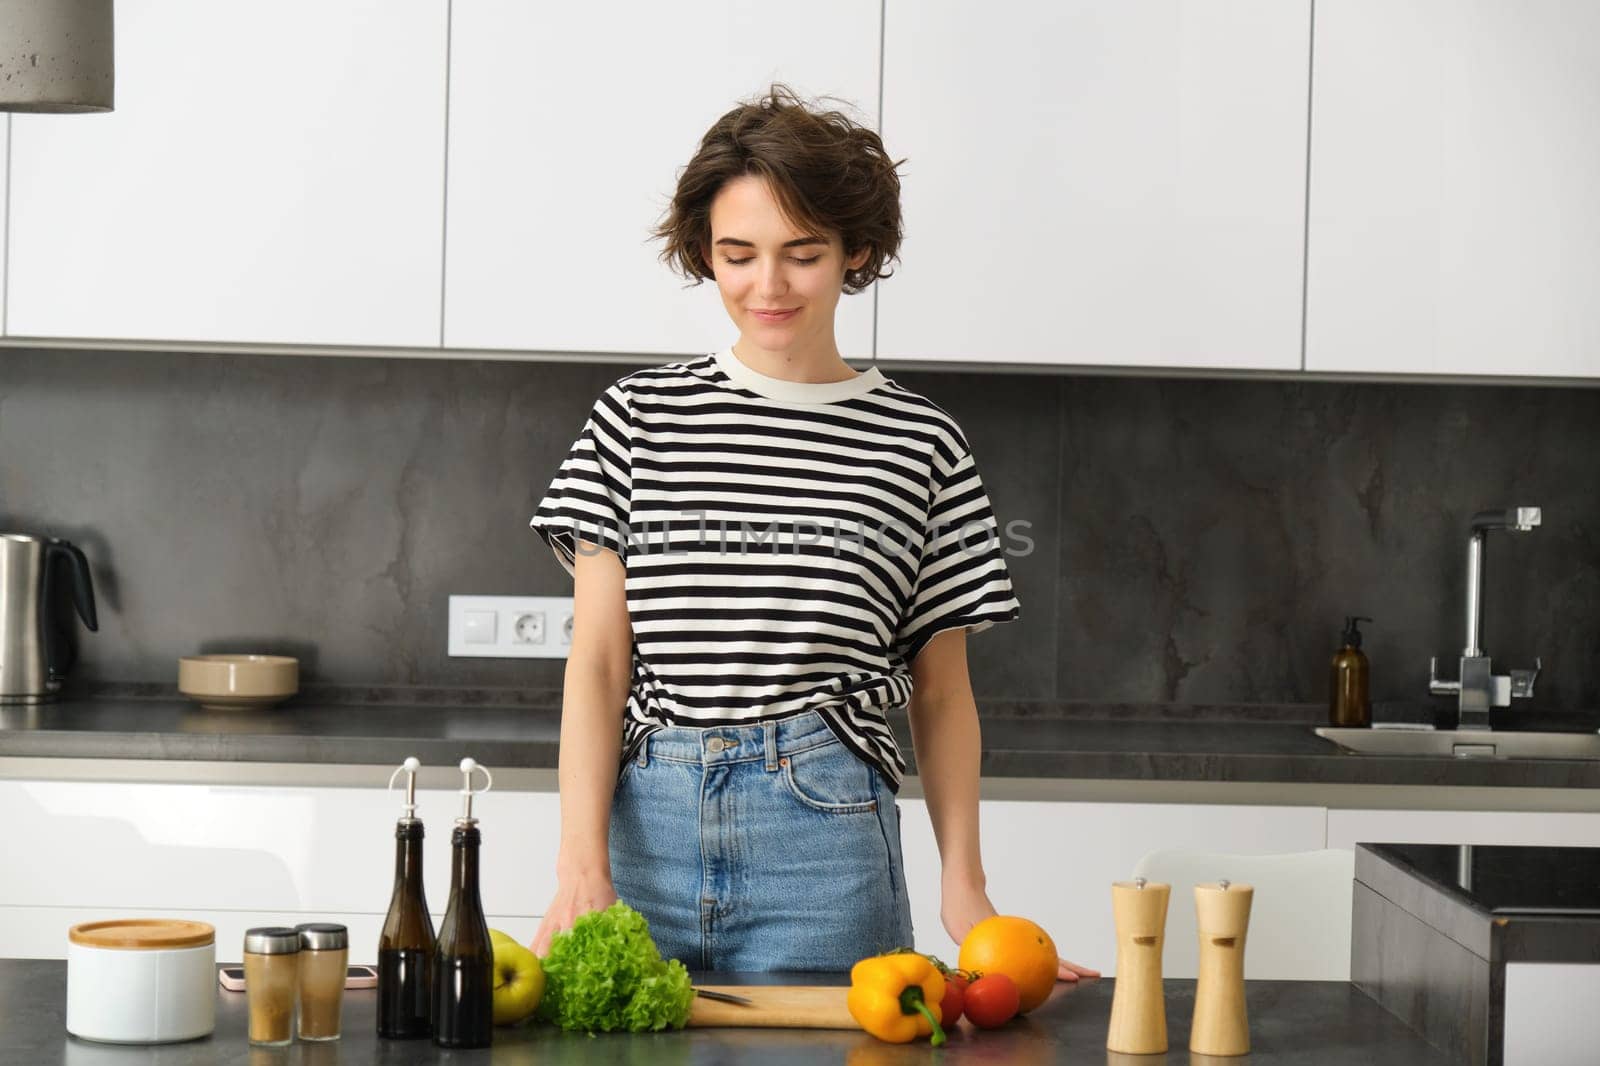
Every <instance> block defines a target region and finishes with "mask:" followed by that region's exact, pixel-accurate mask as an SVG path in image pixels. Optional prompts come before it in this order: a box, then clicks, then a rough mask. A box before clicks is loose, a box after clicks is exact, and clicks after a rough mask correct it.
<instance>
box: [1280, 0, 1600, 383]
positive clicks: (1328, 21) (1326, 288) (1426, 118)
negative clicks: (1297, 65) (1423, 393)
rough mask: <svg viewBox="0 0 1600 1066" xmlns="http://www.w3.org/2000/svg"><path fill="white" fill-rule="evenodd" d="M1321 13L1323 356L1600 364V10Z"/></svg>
mask: <svg viewBox="0 0 1600 1066" xmlns="http://www.w3.org/2000/svg"><path fill="white" fill-rule="evenodd" d="M1316 20H1317V25H1316V59H1315V70H1316V78H1315V84H1314V86H1313V89H1312V124H1311V130H1312V133H1311V204H1310V212H1309V221H1308V237H1307V240H1308V249H1307V281H1306V284H1307V289H1306V293H1307V295H1306V367H1307V369H1310V370H1330V371H1373V372H1396V373H1399V372H1407V373H1425V374H1426V373H1439V374H1529V375H1549V376H1563V377H1565V376H1584V377H1593V376H1596V375H1600V308H1597V306H1596V304H1595V301H1594V299H1593V297H1594V293H1595V291H1596V289H1600V197H1597V196H1596V195H1595V189H1596V187H1597V186H1600V140H1597V139H1596V137H1595V130H1596V128H1597V127H1600V6H1597V5H1595V4H1573V3H1566V2H1564V0H1528V2H1526V3H1518V4H1506V3H1498V2H1493V0H1399V2H1397V0H1323V2H1322V3H1319V4H1317V12H1316Z"/></svg>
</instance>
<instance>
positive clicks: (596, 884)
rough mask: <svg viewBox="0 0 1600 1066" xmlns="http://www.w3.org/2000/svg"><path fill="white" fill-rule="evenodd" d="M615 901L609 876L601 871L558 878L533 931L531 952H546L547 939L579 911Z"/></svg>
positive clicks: (602, 907)
mask: <svg viewBox="0 0 1600 1066" xmlns="http://www.w3.org/2000/svg"><path fill="white" fill-rule="evenodd" d="M616 901H617V891H616V889H615V888H614V887H612V884H611V878H610V877H608V876H605V875H603V874H590V875H587V876H582V875H580V876H578V877H574V878H572V879H571V880H570V881H558V882H557V884H556V898H555V899H553V900H551V901H550V906H549V907H547V908H546V909H545V912H544V918H543V919H542V920H541V921H540V922H539V931H538V932H537V933H535V934H534V935H533V944H532V945H531V947H532V949H533V953H534V954H535V955H537V956H539V957H540V958H541V959H542V958H544V957H545V956H546V955H548V954H549V953H550V940H551V938H552V937H554V936H555V935H556V934H557V933H560V932H564V931H566V930H568V929H571V928H572V923H573V922H574V921H576V920H577V919H578V916H579V915H582V914H588V913H589V912H590V911H603V910H605V909H606V908H607V907H609V906H611V905H612V904H613V903H615V902H616Z"/></svg>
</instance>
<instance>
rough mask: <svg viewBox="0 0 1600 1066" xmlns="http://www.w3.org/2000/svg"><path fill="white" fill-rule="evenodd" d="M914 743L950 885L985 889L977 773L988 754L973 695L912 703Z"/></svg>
mask: <svg viewBox="0 0 1600 1066" xmlns="http://www.w3.org/2000/svg"><path fill="white" fill-rule="evenodd" d="M910 716H911V741H912V743H913V744H914V745H915V746H916V750H917V776H918V779H919V780H920V781H921V782H922V793H923V796H924V797H925V799H926V801H927V804H928V820H929V821H930V822H932V823H933V836H934V839H935V840H936V841H937V842H938V844H939V861H940V865H941V866H942V868H943V874H944V879H945V881H947V882H948V881H950V880H952V879H956V880H959V881H961V882H962V883H963V884H966V885H972V886H976V887H982V886H983V884H984V873H983V859H982V856H981V855H980V854H979V848H978V768H979V760H980V758H981V757H982V753H983V742H982V737H981V731H980V729H979V726H978V708H977V705H976V704H975V703H974V702H973V699H972V696H971V694H970V692H957V693H954V694H952V695H951V696H950V697H949V698H946V699H943V700H939V699H934V698H932V697H925V698H922V699H918V698H917V696H916V695H913V696H912V699H911V709H910Z"/></svg>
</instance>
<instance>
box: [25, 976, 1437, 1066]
mask: <svg viewBox="0 0 1600 1066" xmlns="http://www.w3.org/2000/svg"><path fill="white" fill-rule="evenodd" d="M66 976H67V973H66V964H65V963H63V962H56V961H21V960H0V1062H5V1063H18V1064H24V1063H25V1064H27V1066H57V1064H62V1066H117V1064H122V1063H126V1064H128V1066H134V1064H139V1063H149V1064H157V1063H158V1064H160V1066H216V1064H224V1063H238V1064H241V1066H243V1064H250V1066H256V1064H258V1063H271V1064H273V1066H301V1064H305V1066H313V1064H333V1063H384V1064H393V1066H411V1064H414V1063H415V1064H421V1063H433V1062H491V1061H492V1062H493V1063H495V1066H510V1064H523V1063H526V1064H529V1066H532V1064H534V1063H539V1064H556V1063H568V1062H573V1063H577V1062H583V1063H591V1062H606V1063H632V1062H637V1063H649V1064H651V1066H671V1064H682V1066H693V1064H700V1063H705V1064H710V1063H727V1062H745V1061H750V1060H753V1059H756V1058H759V1059H760V1061H761V1062H762V1063H764V1064H765V1066H780V1064H783V1063H797V1064H799V1063H805V1064H810V1063H827V1062H838V1063H848V1064H851V1066H871V1064H875V1063H904V1062H947V1063H956V1062H1004V1063H1007V1064H1013V1066H1028V1064H1030V1063H1041V1064H1042V1063H1054V1062H1102V1061H1105V1062H1116V1063H1119V1064H1121V1063H1126V1064H1130V1066H1133V1064H1137V1066H1167V1064H1172V1066H1176V1064H1178V1063H1183V1064H1186V1066H1187V1064H1189V1063H1190V1062H1191V1058H1190V1055H1189V1051H1188V1033H1189V1018H1190V1014H1191V1012H1192V1011H1193V1008H1194V982H1193V981H1168V982H1167V984H1166V993H1167V995H1166V1002H1167V1027H1168V1039H1169V1050H1168V1052H1167V1054H1165V1055H1139V1056H1119V1055H1111V1054H1109V1053H1108V1052H1107V1051H1106V1050H1105V1039H1106V1028H1107V1024H1108V1022H1109V1020H1110V1017H1111V994H1112V989H1113V982H1112V981H1109V980H1104V981H1086V982H1083V983H1082V984H1081V985H1078V986H1073V985H1069V984H1065V983H1061V984H1058V985H1057V986H1056V990H1055V993H1054V994H1053V995H1052V996H1051V997H1050V999H1049V1000H1047V1001H1046V1002H1045V1004H1044V1005H1043V1006H1042V1007H1040V1008H1039V1009H1038V1010H1036V1011H1034V1012H1033V1013H1032V1014H1030V1015H1028V1016H1027V1017H1025V1018H1021V1019H1016V1020H1013V1021H1012V1022H1011V1023H1009V1024H1008V1025H1007V1026H1005V1027H1004V1028H1001V1029H996V1030H991V1031H987V1032H985V1031H980V1030H976V1029H973V1028H972V1027H971V1025H970V1024H968V1023H965V1022H963V1023H961V1024H960V1025H959V1026H958V1027H957V1031H956V1032H955V1033H954V1034H952V1036H951V1038H950V1040H949V1042H948V1043H946V1044H945V1045H944V1046H943V1047H942V1048H938V1049H934V1048H932V1047H930V1046H929V1045H928V1043H927V1042H926V1041H924V1042H922V1043H919V1044H908V1045H894V1044H885V1043H883V1042H881V1041H879V1040H878V1039H876V1038H875V1037H872V1036H869V1035H867V1034H866V1033H862V1032H850V1031H843V1030H801V1029H688V1030H684V1031H681V1032H662V1033H641V1034H629V1033H601V1034H596V1035H595V1036H594V1037H593V1038H590V1037H588V1036H586V1035H584V1034H582V1033H563V1032H561V1031H559V1030H556V1029H553V1028H551V1027H550V1026H547V1025H543V1024H534V1025H525V1026H521V1027H517V1028H513V1029H497V1030H496V1031H495V1043H494V1047H493V1048H491V1049H489V1050H486V1051H476V1052H473V1051H466V1052H463V1051H456V1052H448V1053H447V1052H443V1051H440V1050H439V1049H437V1048H435V1047H433V1045H432V1044H430V1043H429V1042H428V1041H399V1040H385V1041H379V1040H378V1039H377V1037H376V1036H375V1035H374V1027H375V1011H376V993H374V992H372V991H370V990H364V991H349V992H347V993H346V999H345V1008H344V1034H345V1035H344V1038H343V1039H342V1040H340V1041H339V1042H338V1043H337V1044H333V1045H317V1044H301V1043H297V1044H294V1045H293V1046H291V1047H288V1048H283V1049H252V1048H250V1047H249V1045H248V1044H247V1043H246V1041H245V1035H244V1034H245V1003H244V996H243V995H242V994H239V993H233V992H223V991H220V990H219V991H218V992H217V997H218V998H217V1028H216V1032H215V1033H213V1034H212V1035H211V1036H210V1037H207V1038H205V1039H203V1040H197V1041H193V1042H190V1043H187V1044H165V1045H159V1046H153V1047H148V1048H142V1047H120V1046H114V1045H106V1044H93V1043H89V1042H86V1041H80V1040H77V1039H76V1038H74V1037H70V1036H68V1035H67V1033H66ZM695 978H696V981H697V983H702V984H800V983H809V984H845V983H847V981H846V979H845V978H844V976H843V975H838V976H836V977H835V976H833V975H827V976H826V977H825V976H824V975H818V974H696V975H695ZM1246 998H1247V1002H1248V1004H1249V1012H1250V1032H1251V1039H1252V1042H1253V1046H1252V1049H1251V1053H1250V1055H1249V1056H1248V1057H1241V1058H1237V1059H1226V1060H1209V1059H1208V1060H1204V1061H1218V1062H1228V1063H1238V1064H1240V1066H1246V1064H1248V1066H1272V1064H1282V1066H1291V1064H1292V1066H1444V1064H1446V1063H1448V1062H1449V1061H1450V1060H1449V1059H1447V1058H1445V1057H1444V1056H1443V1055H1441V1054H1439V1053H1438V1052H1437V1051H1435V1050H1433V1049H1432V1048H1430V1047H1429V1046H1428V1045H1427V1044H1426V1043H1424V1042H1423V1040H1422V1038H1421V1037H1419V1036H1417V1035H1415V1034H1414V1033H1412V1032H1411V1031H1410V1030H1409V1029H1407V1028H1406V1027H1405V1026H1404V1025H1403V1024H1402V1023H1401V1022H1400V1021H1399V1020H1398V1019H1396V1018H1394V1017H1393V1016H1391V1015H1390V1014H1388V1013H1387V1012H1386V1011H1385V1010H1384V1009H1383V1008H1382V1007H1380V1006H1378V1004H1376V1003H1374V1002H1373V1001H1372V1000H1370V999H1368V998H1367V997H1366V996H1365V995H1364V994H1362V993H1361V992H1360V991H1358V990H1357V989H1356V988H1355V987H1354V986H1352V985H1349V984H1347V983H1343V982H1320V981H1316V982H1312V981H1295V982H1288V981H1284V982H1280V981H1252V982H1249V983H1248V985H1247V988H1246ZM252 1052H254V1053H252ZM1196 1061H1199V1060H1196Z"/></svg>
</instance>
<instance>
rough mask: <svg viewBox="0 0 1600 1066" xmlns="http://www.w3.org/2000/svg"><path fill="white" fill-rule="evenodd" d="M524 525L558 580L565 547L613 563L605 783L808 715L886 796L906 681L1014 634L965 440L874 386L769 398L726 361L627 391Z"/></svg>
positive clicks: (900, 392) (1003, 573)
mask: <svg viewBox="0 0 1600 1066" xmlns="http://www.w3.org/2000/svg"><path fill="white" fill-rule="evenodd" d="M530 525H531V526H532V527H533V529H534V530H535V531H537V532H538V533H539V535H540V536H541V537H543V538H544V540H545V541H546V542H547V543H548V544H549V545H550V547H551V548H552V549H553V550H554V552H555V554H556V557H557V559H558V560H559V561H560V562H561V565H562V566H563V567H564V568H565V569H566V570H567V571H568V572H569V573H575V571H574V566H573V563H574V559H575V553H576V552H577V551H579V550H585V549H582V548H580V546H579V545H578V544H577V541H579V540H583V541H588V542H590V543H593V544H599V545H603V546H604V547H606V548H610V549H611V550H612V551H614V552H616V553H617V555H618V556H620V557H621V559H622V561H623V563H624V566H625V569H626V594H627V602H628V617H629V619H630V620H631V622H632V627H633V681H632V688H631V691H630V693H629V696H628V704H627V708H626V713H625V717H624V728H623V737H622V764H621V765H626V763H627V761H628V760H629V759H631V758H634V757H635V756H636V755H637V752H638V749H639V746H640V745H641V744H642V743H643V742H644V739H645V738H646V737H647V736H648V735H649V734H650V733H652V732H655V731H657V730H659V729H662V728H665V727H666V726H668V725H675V726H691V727H705V726H716V725H743V724H748V723H750V722H755V721H765V720H769V719H780V718H787V717H790V716H792V715H796V714H801V713H804V712H806V711H812V710H814V711H817V712H818V713H819V714H820V715H821V716H822V718H823V719H824V720H825V721H826V722H827V724H828V726H829V727H830V728H831V729H832V731H833V732H834V734H835V735H837V736H838V738H839V739H840V741H842V742H843V743H844V744H845V745H846V746H847V747H848V748H849V749H850V750H851V751H853V752H855V754H856V755H857V756H859V757H860V758H862V759H864V760H866V761H867V762H868V763H869V764H870V765H873V766H876V767H877V768H878V770H879V771H881V772H882V774H883V775H884V777H885V779H886V780H887V781H888V783H889V784H890V786H891V788H892V789H893V790H894V791H896V792H898V791H899V789H900V784H901V780H902V778H903V776H904V774H905V768H906V767H905V760H904V758H903V757H902V756H901V753H900V749H899V746H898V745H897V744H896V742H895V739H894V735H893V734H892V733H891V732H890V730H889V726H888V722H887V718H886V713H887V712H888V711H889V710H891V709H896V708H905V707H907V706H908V705H909V703H910V700H911V669H910V663H911V661H912V660H913V659H914V658H915V657H916V655H917V653H918V652H919V651H920V650H921V649H922V647H923V645H924V644H926V643H927V642H928V640H929V639H930V638H932V637H933V636H934V635H935V634H937V633H940V632H942V631H944V630H947V629H953V628H955V627H957V626H966V627H969V629H970V630H971V632H974V633H976V632H981V631H982V630H984V629H987V628H989V627H990V626H991V625H993V624H994V623H996V622H1008V621H1011V620H1012V619H1015V618H1016V617H1018V615H1019V613H1020V606H1019V604H1018V603H1017V599H1016V595H1015V593H1014V591H1013V589H1012V586H1011V577H1010V573H1009V571H1008V570H1007V567H1006V562H1005V552H1004V547H1003V545H1002V543H1001V539H1000V531H999V530H998V529H997V527H996V521H995V517H994V514H993V510H992V508H991V506H990V503H989V499H988V496H987V494H986V493H985V491H984V487H983V483H982V482H981V481H980V480H979V477H978V471H977V468H976V466H975V465H974V463H973V457H972V451H971V449H970V448H969V447H968V444H967V441H966V438H965V437H964V436H963V435H962V433H961V430H960V428H959V427H958V426H957V425H956V423H955V420H954V419H952V418H951V417H950V415H948V414H947V413H945V411H943V410H942V409H941V408H939V407H938V406H936V405H935V404H934V403H932V402H931V401H929V400H927V399H924V398H923V397H921V396H919V395H917V394H916V393H914V392H912V391H911V390H909V389H907V388H904V387H903V386H901V385H898V384H896V383H895V381H894V380H893V379H892V378H889V377H886V376H884V374H883V373H882V372H881V371H880V370H878V369H877V368H876V367H873V368H871V369H869V370H867V371H865V372H863V373H860V374H858V375H856V376H855V377H853V378H850V379H849V380H846V381H833V382H824V383H808V382H795V381H786V380H783V379H780V378H773V377H769V376H767V375H765V374H762V373H759V372H758V371H756V370H754V369H752V368H751V367H749V366H747V365H745V364H744V363H743V362H741V361H740V360H739V358H738V357H737V356H736V355H735V354H734V353H733V349H732V348H731V347H729V348H725V349H723V350H722V351H720V352H715V353H712V354H709V355H705V356H700V357H698V358H694V359H688V360H684V361H681V362H676V363H669V364H667V365H665V366H658V367H652V368H650V369H645V370H638V371H635V372H633V373H630V374H628V375H626V376H624V377H622V378H620V379H618V380H617V381H616V382H615V383H614V384H612V385H611V386H610V387H608V388H607V389H606V390H605V391H604V392H603V393H602V394H601V395H600V397H599V399H598V400H597V401H596V402H595V405H594V409H593V411H592V412H591V413H590V415H589V418H588V421H587V422H586V423H585V424H584V427H583V431H582V433H581V434H580V435H579V436H578V439H577V441H576V442H575V443H574V444H573V446H572V450H571V451H570V452H569V453H568V455H567V457H566V459H565V460H564V461H563V462H562V464H561V468H560V470H559V471H558V472H557V474H556V477H555V480H554V481H553V482H552V483H551V485H550V489H549V491H548V493H546V495H545V497H544V499H543V500H542V501H540V503H539V506H538V509H537V511H536V512H535V513H534V516H533V519H532V521H531V522H530ZM619 769H620V767H619Z"/></svg>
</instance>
